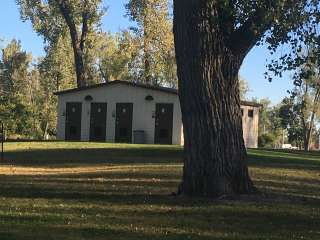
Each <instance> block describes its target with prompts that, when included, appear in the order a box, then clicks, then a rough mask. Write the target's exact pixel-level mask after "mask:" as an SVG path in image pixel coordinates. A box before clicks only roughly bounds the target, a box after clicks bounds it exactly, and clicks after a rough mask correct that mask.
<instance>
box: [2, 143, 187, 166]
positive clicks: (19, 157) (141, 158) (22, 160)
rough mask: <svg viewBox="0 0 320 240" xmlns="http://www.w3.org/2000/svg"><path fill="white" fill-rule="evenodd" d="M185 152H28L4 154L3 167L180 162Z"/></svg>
mask: <svg viewBox="0 0 320 240" xmlns="http://www.w3.org/2000/svg"><path fill="white" fill-rule="evenodd" d="M181 162H182V150H177V149H175V148H170V147H167V148H166V147H162V148H159V149H157V148H144V147H141V148H88V149H79V148H74V149H29V150H23V151H10V152H6V153H5V161H4V162H2V164H12V165H15V166H32V167H42V166H43V167H50V166H53V167H68V166H75V165H77V164H80V165H88V164H128V163H181Z"/></svg>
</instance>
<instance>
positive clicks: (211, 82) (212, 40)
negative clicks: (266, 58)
mask: <svg viewBox="0 0 320 240" xmlns="http://www.w3.org/2000/svg"><path fill="white" fill-rule="evenodd" d="M318 12H319V2H318V1H309V0H300V1H286V0H276V1H261V0H259V1H252V0H244V1H237V2H236V3H235V2H234V1H229V0H227V1H226V0H218V1H211V0H203V1H194V0H174V35H175V50H176V58H177V66H178V78H179V95H180V102H181V109H182V119H183V124H184V137H185V141H184V142H185V145H184V150H185V158H184V169H183V181H182V183H181V185H180V187H179V193H181V194H186V195H200V196H214V197H217V196H223V195H230V194H231V195H233V194H244V193H253V192H255V191H256V189H255V187H254V186H253V183H252V181H251V179H250V177H249V174H248V168H247V164H246V149H245V145H244V141H243V136H242V122H241V111H240V95H239V80H238V75H239V69H240V67H241V64H242V62H243V60H244V58H245V57H246V55H247V54H248V52H249V51H250V50H251V49H252V48H253V47H254V46H255V45H256V44H262V43H263V42H267V43H268V44H269V47H270V49H273V50H276V49H277V48H278V46H280V45H283V44H286V43H288V44H292V46H293V48H296V47H299V44H300V46H301V45H302V43H301V42H302V41H309V39H314V38H316V37H317V36H316V34H313V33H311V32H310V31H308V29H309V28H312V29H313V27H316V26H317V25H318V21H319V18H318Z"/></svg>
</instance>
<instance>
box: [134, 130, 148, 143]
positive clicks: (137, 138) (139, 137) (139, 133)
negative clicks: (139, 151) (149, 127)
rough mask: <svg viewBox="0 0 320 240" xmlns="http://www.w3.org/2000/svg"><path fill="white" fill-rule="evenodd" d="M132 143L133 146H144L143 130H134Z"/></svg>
mask: <svg viewBox="0 0 320 240" xmlns="http://www.w3.org/2000/svg"><path fill="white" fill-rule="evenodd" d="M133 143H134V144H145V143H146V137H145V133H144V131H143V130H135V131H133Z"/></svg>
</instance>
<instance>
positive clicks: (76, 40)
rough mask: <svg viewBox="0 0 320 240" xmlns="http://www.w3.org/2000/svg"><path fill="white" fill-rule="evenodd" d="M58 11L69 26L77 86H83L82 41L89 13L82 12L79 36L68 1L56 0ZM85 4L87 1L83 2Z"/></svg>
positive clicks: (83, 40)
mask: <svg viewBox="0 0 320 240" xmlns="http://www.w3.org/2000/svg"><path fill="white" fill-rule="evenodd" d="M56 1H57V3H58V5H59V9H60V12H61V14H62V16H63V18H64V20H65V21H66V23H67V26H68V28H69V32H70V37H71V43H72V48H73V56H74V63H75V69H76V76H77V87H83V86H86V85H87V83H86V79H85V78H86V77H85V65H84V43H85V41H86V38H87V34H88V31H89V29H88V19H89V13H88V12H85V11H84V12H83V13H82V32H81V37H79V35H80V34H79V33H78V29H77V25H76V23H75V20H74V19H73V16H72V13H71V12H72V10H71V7H70V3H69V2H68V1H65V0H56ZM85 4H87V2H85Z"/></svg>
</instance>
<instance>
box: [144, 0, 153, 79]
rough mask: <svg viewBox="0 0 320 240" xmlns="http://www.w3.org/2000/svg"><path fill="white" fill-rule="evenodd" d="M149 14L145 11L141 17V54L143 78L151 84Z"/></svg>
mask: <svg viewBox="0 0 320 240" xmlns="http://www.w3.org/2000/svg"><path fill="white" fill-rule="evenodd" d="M147 4H148V2H147V1H145V8H146V9H147ZM149 17H150V16H148V15H147V13H145V14H144V19H143V28H144V29H143V54H144V78H145V83H146V84H152V72H151V55H150V32H149V30H150V29H149V28H150V27H149V22H148V21H150V20H149V19H148V18H149Z"/></svg>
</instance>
